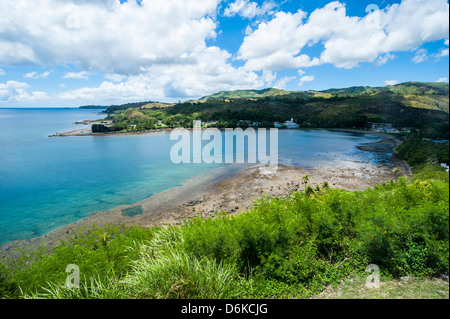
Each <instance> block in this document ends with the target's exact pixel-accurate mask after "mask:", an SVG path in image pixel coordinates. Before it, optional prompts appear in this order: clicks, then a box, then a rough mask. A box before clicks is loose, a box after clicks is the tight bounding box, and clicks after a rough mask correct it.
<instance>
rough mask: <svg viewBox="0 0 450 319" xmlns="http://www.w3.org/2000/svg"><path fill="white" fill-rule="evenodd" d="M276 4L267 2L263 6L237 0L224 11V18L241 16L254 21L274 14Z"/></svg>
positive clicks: (247, 0) (245, 0)
mask: <svg viewBox="0 0 450 319" xmlns="http://www.w3.org/2000/svg"><path fill="white" fill-rule="evenodd" d="M275 7H276V4H275V3H274V2H273V1H265V2H264V3H263V4H262V6H258V3H256V2H253V1H249V0H236V1H235V2H233V3H231V4H230V5H229V6H228V7H227V8H226V9H225V11H224V16H226V17H233V16H235V15H240V16H241V17H243V18H247V19H252V18H254V17H257V16H263V15H266V14H273V13H274V12H273V9H274V8H275Z"/></svg>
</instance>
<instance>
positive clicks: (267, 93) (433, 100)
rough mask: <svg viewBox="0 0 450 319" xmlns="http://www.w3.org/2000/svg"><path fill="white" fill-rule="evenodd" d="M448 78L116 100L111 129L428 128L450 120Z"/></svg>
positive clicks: (110, 110)
mask: <svg viewBox="0 0 450 319" xmlns="http://www.w3.org/2000/svg"><path fill="white" fill-rule="evenodd" d="M448 96H449V90H448V84H446V83H419V82H409V83H403V84H398V85H395V86H386V87H381V88H371V87H352V88H346V89H330V90H326V91H321V92H315V91H307V92H302V91H300V92H289V91H284V90H278V89H265V90H259V91H258V90H238V91H226V92H219V93H216V94H213V95H210V96H207V97H204V98H202V99H199V100H195V101H186V102H183V103H177V104H163V103H157V102H142V103H134V104H133V103H131V104H125V105H119V106H111V107H110V108H109V109H108V110H107V111H106V112H107V113H109V114H111V115H113V114H114V115H117V116H116V117H115V118H113V117H112V116H110V117H109V118H108V119H112V120H113V121H114V126H112V127H111V128H110V129H111V130H112V131H141V130H148V129H154V128H161V127H169V128H173V127H192V122H193V120H201V121H202V122H205V123H210V122H214V123H213V124H212V125H211V126H213V127H219V128H224V127H233V128H234V127H243V128H245V127H247V126H249V125H252V124H253V123H254V122H258V123H259V127H273V122H274V121H279V122H284V121H286V120H289V119H291V118H294V121H296V122H297V123H299V124H301V125H302V126H303V127H319V128H367V127H370V123H371V122H389V123H392V124H393V126H394V127H397V128H403V127H414V128H423V127H425V126H427V125H430V124H435V123H445V122H447V123H448V103H449V98H448Z"/></svg>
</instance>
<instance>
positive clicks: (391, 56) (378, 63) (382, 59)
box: [375, 52, 395, 66]
mask: <svg viewBox="0 0 450 319" xmlns="http://www.w3.org/2000/svg"><path fill="white" fill-rule="evenodd" d="M393 59H395V55H394V54H390V53H389V52H388V53H386V54H385V55H380V56H379V57H378V58H376V59H375V65H376V66H382V65H385V64H386V63H387V62H388V61H389V60H393Z"/></svg>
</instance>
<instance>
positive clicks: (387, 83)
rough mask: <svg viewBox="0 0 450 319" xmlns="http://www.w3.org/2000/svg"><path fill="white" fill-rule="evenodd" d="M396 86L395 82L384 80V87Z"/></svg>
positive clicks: (396, 82)
mask: <svg viewBox="0 0 450 319" xmlns="http://www.w3.org/2000/svg"><path fill="white" fill-rule="evenodd" d="M396 84H398V81H397V80H386V81H384V85H396Z"/></svg>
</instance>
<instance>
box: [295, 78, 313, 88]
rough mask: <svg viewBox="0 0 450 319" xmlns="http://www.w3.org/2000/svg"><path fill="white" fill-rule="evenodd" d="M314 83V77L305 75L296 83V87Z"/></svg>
mask: <svg viewBox="0 0 450 319" xmlns="http://www.w3.org/2000/svg"><path fill="white" fill-rule="evenodd" d="M312 81H314V75H305V76H302V77H301V78H300V81H299V82H298V86H303V84H305V83H307V82H312Z"/></svg>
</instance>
